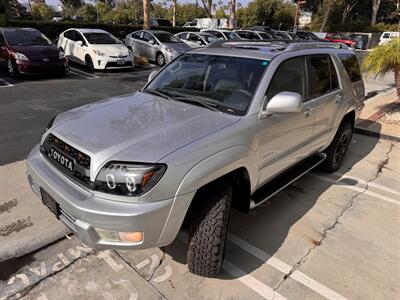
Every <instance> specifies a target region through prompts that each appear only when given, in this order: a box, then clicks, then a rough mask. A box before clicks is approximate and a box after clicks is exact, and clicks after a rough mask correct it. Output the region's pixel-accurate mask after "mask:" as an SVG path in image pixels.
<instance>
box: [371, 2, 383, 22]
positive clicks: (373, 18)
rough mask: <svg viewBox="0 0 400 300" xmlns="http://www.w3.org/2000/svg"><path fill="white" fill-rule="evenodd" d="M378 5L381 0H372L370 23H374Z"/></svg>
mask: <svg viewBox="0 0 400 300" xmlns="http://www.w3.org/2000/svg"><path fill="white" fill-rule="evenodd" d="M380 5H381V0H372V17H371V25H375V24H376V16H377V15H378V10H379V6H380Z"/></svg>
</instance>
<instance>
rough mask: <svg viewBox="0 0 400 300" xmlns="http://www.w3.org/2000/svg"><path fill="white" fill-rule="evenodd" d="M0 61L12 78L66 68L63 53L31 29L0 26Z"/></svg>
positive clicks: (59, 71) (61, 71) (59, 70)
mask: <svg viewBox="0 0 400 300" xmlns="http://www.w3.org/2000/svg"><path fill="white" fill-rule="evenodd" d="M0 64H3V65H5V66H6V69H7V72H8V74H9V75H10V76H11V77H16V76H18V75H20V74H28V75H30V74H47V73H58V74H65V73H66V72H68V71H69V67H68V61H67V59H66V58H65V56H64V53H63V52H62V51H60V50H59V49H58V48H57V46H56V45H54V44H53V43H52V42H51V41H50V40H49V39H48V38H47V37H46V36H45V35H44V34H43V33H41V32H40V31H38V30H36V29H32V28H0Z"/></svg>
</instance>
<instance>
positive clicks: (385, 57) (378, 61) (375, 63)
mask: <svg viewBox="0 0 400 300" xmlns="http://www.w3.org/2000/svg"><path fill="white" fill-rule="evenodd" d="M399 49H400V38H395V39H393V40H391V41H390V42H388V43H387V44H384V45H379V46H377V47H376V48H374V49H373V50H372V51H371V52H369V53H368V54H367V56H366V57H365V58H364V61H363V63H362V68H363V70H364V71H366V72H368V73H370V74H373V75H375V76H384V75H386V74H387V73H389V72H393V73H394V81H395V86H396V90H397V96H399V97H400V52H399Z"/></svg>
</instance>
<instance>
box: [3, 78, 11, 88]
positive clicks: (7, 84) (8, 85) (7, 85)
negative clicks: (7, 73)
mask: <svg viewBox="0 0 400 300" xmlns="http://www.w3.org/2000/svg"><path fill="white" fill-rule="evenodd" d="M0 82H3V83H4V84H5V85H2V86H0V87H10V86H14V85H13V84H11V83H9V82H8V81H6V80H4V79H1V78H0Z"/></svg>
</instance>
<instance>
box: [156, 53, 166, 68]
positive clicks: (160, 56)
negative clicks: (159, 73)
mask: <svg viewBox="0 0 400 300" xmlns="http://www.w3.org/2000/svg"><path fill="white" fill-rule="evenodd" d="M157 65H159V66H160V67H162V66H163V65H165V57H164V54H162V53H161V52H159V53H157Z"/></svg>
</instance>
